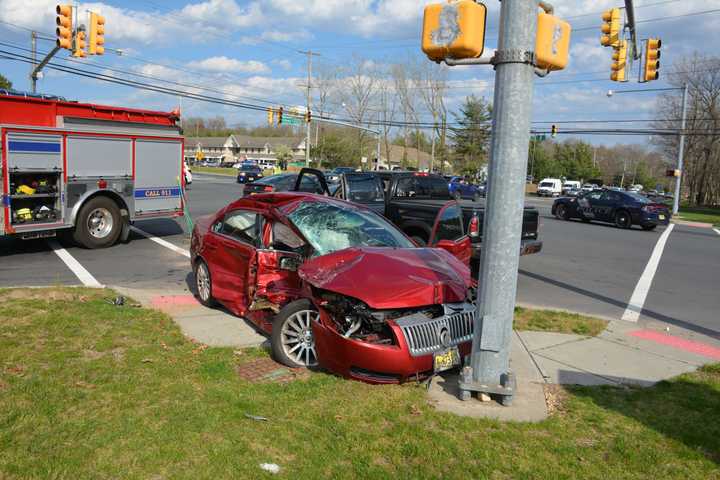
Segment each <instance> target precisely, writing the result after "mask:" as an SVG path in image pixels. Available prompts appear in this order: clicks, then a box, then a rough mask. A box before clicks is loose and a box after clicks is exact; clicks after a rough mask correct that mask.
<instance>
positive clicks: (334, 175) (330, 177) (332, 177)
mask: <svg viewBox="0 0 720 480" xmlns="http://www.w3.org/2000/svg"><path fill="white" fill-rule="evenodd" d="M354 171H355V169H354V168H353V167H335V168H333V169H332V170H330V173H328V174H327V175H325V179H326V180H327V182H328V183H337V181H338V180H339V178H340V175H342V174H343V173H351V172H354Z"/></svg>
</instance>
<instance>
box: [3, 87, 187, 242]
mask: <svg viewBox="0 0 720 480" xmlns="http://www.w3.org/2000/svg"><path fill="white" fill-rule="evenodd" d="M178 123H179V112H155V111H149V110H138V109H130V108H122V107H111V106H104V105H93V104H87V103H78V102H72V101H66V100H64V99H62V98H58V97H48V96H41V95H37V96H33V95H27V94H20V93H18V92H12V91H11V92H3V91H0V153H1V154H2V165H1V166H2V168H0V198H1V199H2V202H1V203H0V237H2V236H16V237H19V238H22V239H31V238H43V237H52V236H55V235H56V234H58V233H60V232H66V233H67V234H68V236H71V237H72V239H73V240H74V241H75V242H77V243H78V244H80V245H81V246H84V247H86V248H91V249H92V248H104V247H109V246H111V245H113V244H115V243H116V242H118V241H126V240H127V238H128V236H129V233H130V225H131V224H132V223H133V222H135V221H137V220H141V219H147V218H159V217H166V218H171V217H176V216H181V215H182V214H183V209H184V205H183V188H184V181H185V179H184V175H183V137H182V135H181V130H180V127H179V125H178Z"/></svg>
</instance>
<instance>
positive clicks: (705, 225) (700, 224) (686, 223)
mask: <svg viewBox="0 0 720 480" xmlns="http://www.w3.org/2000/svg"><path fill="white" fill-rule="evenodd" d="M670 222H672V223H675V224H677V225H684V226H686V227H698V228H713V224H712V223H705V222H690V221H687V220H677V219H674V218H673V219H671V220H670Z"/></svg>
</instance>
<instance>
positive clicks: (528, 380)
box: [428, 335, 547, 422]
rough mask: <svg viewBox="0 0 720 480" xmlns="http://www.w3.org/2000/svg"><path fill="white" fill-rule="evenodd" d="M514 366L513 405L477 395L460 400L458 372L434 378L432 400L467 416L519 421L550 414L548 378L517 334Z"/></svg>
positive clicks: (512, 358) (440, 407)
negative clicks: (546, 385) (515, 389)
mask: <svg viewBox="0 0 720 480" xmlns="http://www.w3.org/2000/svg"><path fill="white" fill-rule="evenodd" d="M510 369H511V370H512V371H513V372H515V375H516V377H517V391H516V392H515V396H514V398H513V402H512V405H511V406H509V407H503V406H502V405H500V404H499V403H497V402H495V401H490V402H481V401H479V400H478V399H477V398H476V397H475V396H473V397H472V398H471V399H470V400H467V401H462V400H459V399H458V390H457V382H458V374H457V372H454V373H451V374H450V373H449V374H444V375H441V376H439V377H437V378H436V379H434V380H433V382H432V385H431V386H430V390H429V391H428V401H429V402H430V403H431V404H432V405H434V406H435V408H436V409H437V410H440V411H442V412H450V413H454V414H456V415H460V416H464V417H473V418H494V419H497V420H505V421H516V422H539V421H541V420H544V419H545V418H547V404H546V401H545V392H544V390H543V383H544V382H543V381H542V378H541V376H540V373H539V372H538V370H537V368H536V367H535V364H534V363H533V361H532V359H531V357H530V354H529V353H528V351H527V350H525V348H524V347H523V345H522V343H521V342H520V340H519V337H517V335H513V338H512V345H511V351H510Z"/></svg>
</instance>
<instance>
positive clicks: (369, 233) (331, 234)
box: [288, 202, 414, 256]
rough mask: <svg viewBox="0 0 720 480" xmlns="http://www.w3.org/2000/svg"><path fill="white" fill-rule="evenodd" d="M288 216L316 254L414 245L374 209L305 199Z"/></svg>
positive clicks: (411, 246) (410, 246)
mask: <svg viewBox="0 0 720 480" xmlns="http://www.w3.org/2000/svg"><path fill="white" fill-rule="evenodd" d="M288 218H289V219H290V221H291V222H293V224H295V226H296V227H297V228H298V230H300V232H302V234H303V235H304V236H305V238H306V239H307V240H308V241H309V242H310V244H311V245H312V246H313V249H314V250H315V256H320V255H326V254H328V253H332V252H336V251H338V250H343V249H345V248H350V247H397V248H413V247H414V245H413V243H412V242H411V241H410V240H408V239H407V238H406V237H405V236H404V235H403V234H402V233H400V232H399V231H397V230H396V229H395V228H393V227H392V226H391V225H388V223H387V222H385V221H384V220H383V219H381V218H380V217H378V216H377V215H375V214H374V213H372V212H364V211H362V210H355V209H349V208H347V207H344V208H341V207H338V206H337V205H332V204H327V203H318V202H303V203H301V204H300V206H299V207H298V208H297V209H296V210H295V211H294V212H292V213H291V214H290V215H289V216H288Z"/></svg>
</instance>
